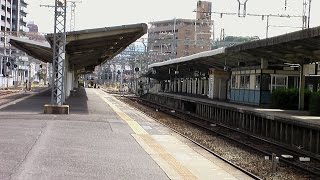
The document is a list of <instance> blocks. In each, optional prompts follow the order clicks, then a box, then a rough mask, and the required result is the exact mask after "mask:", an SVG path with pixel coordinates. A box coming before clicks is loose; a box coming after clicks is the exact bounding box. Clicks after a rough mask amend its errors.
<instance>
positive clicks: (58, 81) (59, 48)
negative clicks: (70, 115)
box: [51, 0, 67, 105]
mask: <svg viewBox="0 0 320 180" xmlns="http://www.w3.org/2000/svg"><path fill="white" fill-rule="evenodd" d="M66 8H67V5H66V0H55V15H54V38H53V76H52V95H51V103H52V104H53V105H62V104H63V103H64V101H65V95H64V94H65V92H64V81H65V77H64V76H65V69H64V68H65V67H64V64H65V47H66V11H67V9H66Z"/></svg>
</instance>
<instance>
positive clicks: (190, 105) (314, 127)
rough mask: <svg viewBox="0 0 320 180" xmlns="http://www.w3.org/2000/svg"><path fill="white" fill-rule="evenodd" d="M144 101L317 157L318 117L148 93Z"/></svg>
mask: <svg viewBox="0 0 320 180" xmlns="http://www.w3.org/2000/svg"><path fill="white" fill-rule="evenodd" d="M143 98H144V99H145V100H147V101H150V102H153V103H156V104H158V105H162V106H165V107H167V108H171V109H173V110H176V111H182V112H187V113H189V114H190V115H192V116H195V117H197V118H201V119H205V120H206V121H209V122H210V123H218V124H222V125H227V126H229V127H232V128H237V129H239V130H241V131H243V132H246V133H249V134H252V135H255V136H259V137H261V138H264V139H268V140H271V141H274V142H277V143H282V145H283V146H288V147H290V148H295V149H296V150H298V151H300V150H301V149H302V150H303V151H305V152H309V153H311V154H310V155H315V156H318V155H319V154H320V143H319V142H320V117H318V116H308V114H307V112H304V111H302V112H301V111H285V110H281V109H266V108H255V107H250V106H244V105H239V104H232V103H228V102H221V101H216V100H213V99H207V98H200V97H193V96H188V95H183V94H172V93H149V94H146V95H144V96H143Z"/></svg>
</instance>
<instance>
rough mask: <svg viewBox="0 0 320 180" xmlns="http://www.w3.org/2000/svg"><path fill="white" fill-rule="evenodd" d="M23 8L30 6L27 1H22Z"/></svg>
mask: <svg viewBox="0 0 320 180" xmlns="http://www.w3.org/2000/svg"><path fill="white" fill-rule="evenodd" d="M20 2H21V6H22V7H27V6H28V3H27V2H26V0H21V1H20Z"/></svg>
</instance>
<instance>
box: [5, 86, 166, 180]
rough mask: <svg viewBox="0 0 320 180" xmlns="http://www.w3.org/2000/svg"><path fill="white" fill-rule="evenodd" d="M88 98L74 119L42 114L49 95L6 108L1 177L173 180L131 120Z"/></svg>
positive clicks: (94, 95)
mask: <svg viewBox="0 0 320 180" xmlns="http://www.w3.org/2000/svg"><path fill="white" fill-rule="evenodd" d="M84 94H85V92H84V91H82V92H81V95H84ZM88 96H90V99H87V98H83V99H82V100H83V101H81V102H80V101H78V103H82V104H81V107H80V106H79V107H77V108H75V109H73V110H72V109H71V115H69V116H63V115H44V114H41V112H42V106H41V105H42V104H45V103H47V102H50V96H49V93H48V92H45V93H42V94H40V95H39V96H35V97H32V98H29V99H26V100H24V101H21V102H20V103H17V104H15V105H12V106H8V107H6V108H4V109H1V112H0V179H153V178H154V177H157V179H168V177H167V176H166V174H165V173H164V172H163V171H162V170H161V169H160V168H159V166H158V165H157V164H156V163H155V162H154V161H153V160H152V159H151V158H150V157H149V156H148V154H147V153H146V152H145V151H144V150H143V149H142V148H141V147H140V146H139V144H138V143H137V142H136V141H135V140H134V138H133V137H132V136H131V135H130V132H132V130H131V129H130V128H129V127H128V126H127V125H126V124H125V122H122V121H119V118H118V117H117V115H116V114H115V113H114V112H112V110H111V109H110V108H108V107H107V106H106V104H105V103H104V102H103V101H102V100H101V99H100V98H99V97H98V96H97V95H96V94H94V93H93V92H92V91H89V93H88ZM85 97H86V96H85ZM70 100H72V99H70ZM74 103H75V102H74Z"/></svg>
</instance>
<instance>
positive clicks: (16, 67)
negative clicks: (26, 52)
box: [0, 0, 28, 88]
mask: <svg viewBox="0 0 320 180" xmlns="http://www.w3.org/2000/svg"><path fill="white" fill-rule="evenodd" d="M0 1H1V9H0V12H1V13H0V14H1V21H0V27H1V28H0V29H1V32H0V88H6V87H11V86H14V85H17V84H18V83H17V82H19V78H18V77H19V76H20V75H21V77H22V76H25V71H26V70H27V68H25V67H24V66H25V65H24V63H23V64H22V65H21V67H22V69H20V64H21V62H23V61H28V59H26V58H27V57H23V56H21V53H19V52H18V51H17V50H15V49H12V48H11V47H10V45H9V44H8V39H7V36H8V35H12V36H20V33H21V32H26V31H27V27H26V25H27V23H26V19H25V18H26V16H27V11H26V8H27V5H28V4H27V2H26V1H27V0H0ZM21 71H22V72H21Z"/></svg>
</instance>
